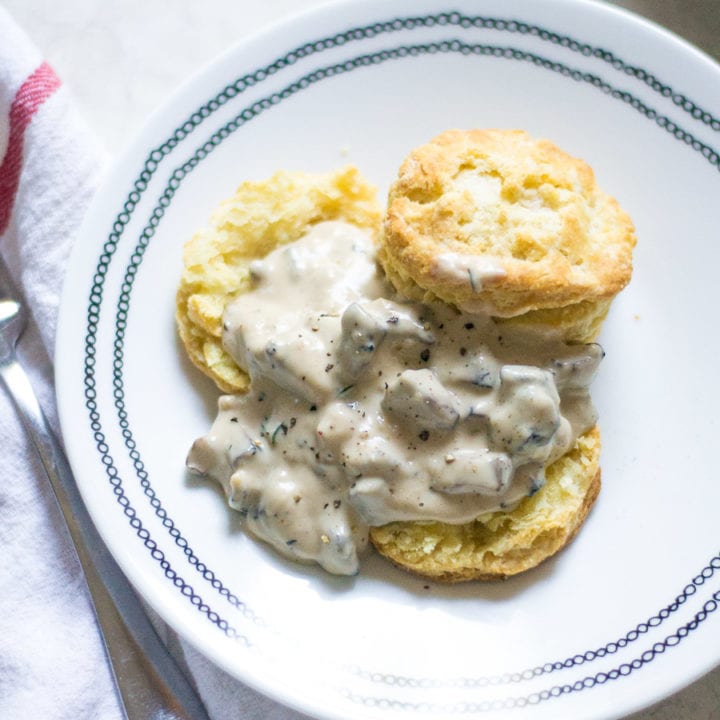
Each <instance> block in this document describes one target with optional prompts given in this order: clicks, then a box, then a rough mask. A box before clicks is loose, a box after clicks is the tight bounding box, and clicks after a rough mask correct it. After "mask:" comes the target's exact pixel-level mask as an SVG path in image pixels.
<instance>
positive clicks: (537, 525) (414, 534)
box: [370, 427, 600, 583]
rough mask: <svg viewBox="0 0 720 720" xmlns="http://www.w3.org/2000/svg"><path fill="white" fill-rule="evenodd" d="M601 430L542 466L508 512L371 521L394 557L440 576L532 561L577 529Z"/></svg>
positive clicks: (376, 540)
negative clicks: (535, 486)
mask: <svg viewBox="0 0 720 720" xmlns="http://www.w3.org/2000/svg"><path fill="white" fill-rule="evenodd" d="M599 462H600V432H599V430H598V428H597V427H595V428H593V429H592V430H589V431H588V432H586V433H585V434H584V435H581V436H580V437H579V438H578V439H577V441H576V443H575V445H574V447H573V448H572V449H571V450H570V451H569V452H568V453H566V454H565V455H563V456H562V457H561V458H559V459H558V460H556V461H555V462H554V463H552V464H551V465H549V466H548V468H547V469H546V471H545V473H546V478H547V479H546V482H545V485H544V486H543V487H542V488H541V489H540V491H538V492H537V493H535V494H534V495H533V496H532V497H527V498H525V499H523V500H522V501H521V502H520V504H519V505H518V506H517V507H516V508H515V509H514V510H511V511H509V512H506V511H498V512H493V513H487V514H486V515H483V516H481V517H479V518H478V519H477V520H475V521H474V522H471V523H465V524H462V525H449V524H447V523H440V522H394V523H390V524H388V525H383V526H382V527H377V528H371V529H370V540H371V541H372V543H373V545H374V546H375V548H376V549H377V550H378V552H379V553H380V554H381V555H383V556H385V557H386V558H388V559H389V560H391V561H392V562H393V563H394V564H395V565H397V566H399V567H402V568H403V569H405V570H408V571H410V572H412V573H414V574H417V575H421V576H423V577H428V578H432V579H433V580H437V581H441V582H448V583H454V582H462V581H467V580H500V579H503V578H507V577H509V576H511V575H515V574H517V573H521V572H524V571H525V570H529V569H530V568H532V567H535V566H536V565H538V564H539V563H541V562H542V561H543V560H546V559H547V558H549V557H550V556H552V555H554V554H556V553H557V552H559V551H560V550H561V549H562V548H563V547H564V546H565V545H567V544H568V543H569V542H570V541H571V540H572V539H573V537H574V536H575V534H576V533H577V531H578V530H579V528H580V526H581V525H582V524H583V522H584V520H585V518H586V516H587V514H588V513H589V512H590V508H591V507H592V505H593V503H594V502H595V499H596V498H597V496H598V493H599V492H600V467H599Z"/></svg>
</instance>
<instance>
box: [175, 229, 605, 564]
mask: <svg viewBox="0 0 720 720" xmlns="http://www.w3.org/2000/svg"><path fill="white" fill-rule="evenodd" d="M251 273H252V276H253V278H254V287H253V289H252V290H251V291H249V292H247V293H245V294H243V295H241V296H240V297H239V298H238V299H237V300H235V301H234V302H233V303H231V304H230V305H229V306H228V307H227V309H226V311H225V315H224V334H223V344H224V346H225V348H226V349H227V351H228V352H229V353H230V354H231V355H232V357H233V358H234V359H235V361H236V362H237V363H238V365H239V366H240V367H242V368H243V369H244V370H246V371H247V372H248V373H249V374H250V377H251V386H250V390H249V392H248V393H247V394H244V395H226V396H223V397H221V398H220V400H219V412H218V415H217V418H216V420H215V422H214V423H213V426H212V428H211V430H210V432H209V433H208V434H207V435H206V436H205V437H203V438H200V439H198V440H196V441H195V443H194V444H193V447H192V449H191V451H190V453H189V455H188V459H187V464H188V467H189V468H190V469H191V470H192V471H194V472H197V473H200V474H203V475H209V476H211V477H214V478H215V479H216V480H218V481H219V482H221V483H222V485H223V487H224V489H225V492H226V493H227V496H228V499H229V503H230V505H231V506H232V507H233V508H235V509H236V510H238V511H239V512H240V513H241V514H242V515H243V517H244V518H245V524H246V526H247V528H248V530H249V531H250V532H252V533H253V534H254V535H256V536H257V537H259V538H261V539H263V540H265V541H267V542H269V543H271V544H272V545H273V546H275V547H276V548H277V549H278V550H279V551H280V552H281V553H283V554H284V555H287V556H289V557H292V558H295V559H298V560H310V561H316V562H318V563H319V564H320V565H321V566H322V567H324V568H325V569H326V570H328V571H330V572H332V573H338V574H353V573H355V572H357V570H358V553H359V552H360V551H361V550H362V549H363V548H364V547H365V545H366V544H367V536H368V527H369V526H376V525H383V524H385V523H388V522H391V521H393V520H440V521H444V522H448V523H464V522H468V521H470V520H473V519H474V518H476V517H477V516H478V515H480V514H481V513H484V512H488V511H492V510H499V509H507V508H511V507H512V506H514V505H515V504H517V503H518V502H519V501H520V500H521V499H522V498H524V497H525V496H527V495H531V494H533V493H534V492H536V491H537V490H538V489H539V488H540V487H541V486H542V485H543V483H544V468H545V467H546V466H547V465H548V464H549V463H551V462H552V461H553V460H555V459H557V458H558V457H560V456H561V455H563V454H564V453H565V452H566V451H567V450H568V449H569V448H570V447H571V445H572V444H573V442H574V440H575V438H576V437H577V436H578V435H580V434H581V433H583V432H585V431H586V430H588V429H590V428H591V427H592V426H593V425H594V424H595V421H596V414H595V410H594V408H593V405H592V402H591V400H590V396H589V392H588V386H589V384H590V381H591V380H592V378H593V376H594V374H595V372H596V369H597V366H598V363H599V361H600V359H601V358H602V356H603V351H602V349H601V348H600V346H599V345H595V344H590V345H567V344H565V343H562V342H559V341H557V340H553V339H550V338H547V337H543V336H542V335H539V334H537V333H532V332H531V331H528V330H519V329H511V328H510V327H508V326H506V325H504V326H499V325H496V323H495V322H494V321H493V320H492V319H491V318H489V317H486V316H483V315H470V314H467V313H459V312H458V311H456V310H455V309H453V308H451V307H449V306H447V305H443V304H433V305H425V304H420V303H410V302H405V301H404V300H403V299H402V298H400V297H398V296H397V295H396V294H395V293H394V291H393V289H392V288H391V287H390V286H389V285H388V284H387V282H386V281H385V280H384V278H383V276H382V274H381V273H380V272H379V271H378V269H377V266H376V263H375V259H374V245H373V242H372V240H371V238H370V237H369V236H368V235H367V234H366V233H364V232H363V231H361V230H358V229H357V228H354V227H353V226H351V225H347V224H344V223H339V222H333V223H322V224H320V225H317V226H316V227H315V228H313V229H312V230H311V231H310V232H309V233H308V234H307V235H306V236H305V237H304V238H302V239H300V240H298V241H297V242H295V243H293V244H291V245H289V246H285V247H281V248H278V249H277V250H275V251H274V252H272V253H271V254H269V255H268V256H267V257H266V258H264V259H263V260H259V261H256V262H254V263H253V264H252V267H251Z"/></svg>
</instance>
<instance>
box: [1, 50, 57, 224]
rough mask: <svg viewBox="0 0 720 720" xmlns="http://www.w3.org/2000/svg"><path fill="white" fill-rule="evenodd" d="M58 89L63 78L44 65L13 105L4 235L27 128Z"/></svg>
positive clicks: (5, 164) (4, 169)
mask: <svg viewBox="0 0 720 720" xmlns="http://www.w3.org/2000/svg"><path fill="white" fill-rule="evenodd" d="M58 87H60V79H59V78H58V76H57V75H56V74H55V71H54V70H53V69H52V68H51V67H50V66H49V65H48V64H47V63H46V62H44V63H42V64H41V65H40V66H39V67H38V68H37V69H36V70H35V71H34V72H33V73H32V75H30V76H29V77H28V78H27V80H25V82H24V83H23V84H22V85H21V86H20V88H19V89H18V91H17V93H16V94H15V99H14V100H13V102H12V105H11V106H10V117H9V124H10V132H9V133H8V143H7V149H6V150H5V157H4V158H3V160H2V164H0V235H2V234H3V233H4V232H5V230H6V229H7V226H8V224H9V223H10V215H11V213H12V208H13V204H14V202H15V195H16V194H17V189H18V184H19V183H20V171H21V169H22V159H23V145H24V142H25V129H26V128H27V126H28V125H29V124H30V120H31V118H32V116H33V115H34V114H35V113H36V112H37V109H38V108H39V107H40V106H41V105H42V104H43V103H44V102H45V100H47V99H48V98H49V97H50V96H51V95H52V94H53V93H54V92H55V90H57V89H58Z"/></svg>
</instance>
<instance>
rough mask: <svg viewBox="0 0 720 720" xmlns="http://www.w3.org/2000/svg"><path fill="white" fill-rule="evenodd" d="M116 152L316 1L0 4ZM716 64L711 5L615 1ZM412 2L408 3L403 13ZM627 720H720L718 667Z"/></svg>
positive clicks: (718, 8)
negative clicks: (216, 65) (208, 67)
mask: <svg viewBox="0 0 720 720" xmlns="http://www.w3.org/2000/svg"><path fill="white" fill-rule="evenodd" d="M0 3H1V4H3V5H4V7H5V8H6V9H7V10H8V11H9V12H10V13H11V14H12V15H13V16H14V17H15V19H16V20H17V22H18V23H19V24H20V25H21V26H22V27H23V28H24V29H25V31H26V32H27V33H28V35H29V36H30V37H31V38H32V39H33V40H34V41H35V43H36V44H37V45H38V46H39V47H40V49H41V50H42V52H43V53H44V55H45V56H46V58H47V59H48V60H49V61H50V63H51V64H52V65H53V67H54V68H55V70H56V71H57V73H58V74H59V75H60V77H61V78H62V79H63V82H64V83H65V85H66V86H67V87H69V88H70V90H71V92H72V93H73V95H74V96H75V99H76V101H77V105H78V106H79V108H80V110H81V112H82V113H83V114H84V115H85V118H86V119H87V121H88V123H89V125H90V127H91V129H92V130H93V131H94V132H95V133H96V135H97V136H98V138H99V139H100V141H101V142H102V143H104V144H105V146H106V147H107V148H108V149H109V150H110V151H111V153H114V152H120V151H121V150H122V148H123V147H124V146H125V145H126V144H127V143H128V142H129V141H130V140H131V139H132V138H133V137H134V136H135V134H136V133H137V132H139V130H140V129H141V127H142V125H143V124H144V122H145V121H146V119H147V117H148V115H149V114H150V113H151V112H152V111H153V110H155V109H156V108H157V107H158V106H160V105H162V104H163V102H164V101H165V99H166V98H167V97H169V96H170V95H171V94H172V93H173V91H174V90H175V89H176V88H177V87H178V86H179V85H180V84H181V83H182V82H183V81H184V80H185V79H186V78H187V77H188V76H189V75H190V74H192V73H194V72H196V71H197V69H198V68H200V67H202V66H203V65H204V64H205V63H207V62H209V61H210V60H212V59H213V58H214V57H215V56H216V55H218V54H219V53H221V52H222V51H223V50H225V49H227V48H229V47H230V46H232V45H233V44H235V43H237V42H238V40H240V39H242V38H243V37H245V36H247V35H248V34H250V33H252V32H254V31H256V30H258V29H261V28H263V27H265V26H266V25H268V24H270V23H272V22H274V21H276V20H278V19H281V18H283V17H284V16H286V15H288V14H290V13H294V12H297V11H298V10H299V9H302V7H304V6H308V7H311V6H314V5H319V4H320V2H319V0H263V1H262V2H256V1H247V0H204V1H199V0H104V1H101V0H62V2H58V1H57V0H0ZM614 4H616V5H619V6H621V7H623V8H626V9H628V10H631V11H633V12H636V13H638V14H640V15H643V16H645V17H647V18H649V19H651V20H653V21H655V22H657V23H659V24H661V25H664V26H665V27H667V28H669V29H671V30H672V31H674V32H675V33H677V34H678V35H680V36H681V37H683V38H685V39H686V40H689V41H690V42H692V43H694V44H695V45H697V46H698V47H699V48H701V49H702V50H704V51H705V52H706V53H708V54H709V55H711V56H712V57H714V58H715V59H716V60H719V61H720V0H615V2H614ZM410 6H411V3H410V2H409V7H410ZM628 720H720V668H718V669H716V670H714V671H713V672H711V673H709V674H708V675H706V676H705V677H704V678H702V679H701V680H699V681H698V682H696V683H695V684H693V685H691V686H690V687H688V688H687V689H685V690H684V691H682V692H680V693H677V694H676V695H674V696H672V697H670V698H668V699H667V700H664V701H663V702H661V703H659V704H658V705H656V706H654V707H652V708H649V709H647V710H645V711H643V712H640V713H637V714H635V715H633V716H632V718H631V719H630V718H628Z"/></svg>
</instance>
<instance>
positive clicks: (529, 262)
mask: <svg viewBox="0 0 720 720" xmlns="http://www.w3.org/2000/svg"><path fill="white" fill-rule="evenodd" d="M383 230H384V231H383V238H382V244H381V249H380V253H379V259H380V262H381V264H382V265H383V267H384V269H385V271H386V273H387V275H388V277H389V278H390V280H391V281H392V282H393V284H394V285H395V286H396V287H397V289H398V290H399V291H400V292H401V293H402V294H404V295H406V296H408V297H411V298H413V299H420V300H429V299H433V298H437V299H440V300H443V301H445V302H448V303H452V304H454V305H456V306H458V307H460V308H461V309H464V310H468V311H470V312H474V311H482V312H487V313H489V314H491V315H493V316H495V317H500V318H512V317H516V316H518V315H523V314H528V313H531V314H530V315H528V316H527V317H526V318H525V321H526V322H533V323H537V324H547V325H548V326H553V325H558V324H560V325H562V326H563V334H564V335H565V337H567V338H569V339H570V338H571V339H577V340H587V339H592V335H588V333H593V332H594V333H595V334H596V333H597V330H598V329H599V326H600V324H601V322H602V319H603V318H604V316H605V314H606V312H607V309H608V307H609V303H610V300H612V298H613V297H614V296H615V295H616V294H617V293H618V292H619V291H620V290H621V289H622V288H623V287H624V286H625V285H626V284H627V283H628V281H629V280H630V276H631V273H632V250H633V247H634V245H635V242H636V239H635V232H634V227H633V224H632V221H631V220H630V217H629V216H628V215H627V213H625V212H624V211H623V210H622V209H621V208H620V206H619V205H618V203H617V201H616V200H614V199H613V198H612V197H610V196H609V195H607V194H606V193H604V192H603V191H602V190H600V189H599V188H598V186H597V184H596V182H595V177H594V173H593V171H592V169H591V168H590V167H589V166H588V165H587V164H586V163H585V162H583V161H582V160H579V159H577V158H573V157H571V156H570V155H568V154H567V153H565V152H563V151H562V150H560V149H559V148H558V147H556V146H555V145H554V144H553V143H551V142H549V141H548V140H536V139H533V138H532V137H530V136H529V135H528V134H527V133H526V132H524V131H520V130H467V131H463V130H449V131H447V132H444V133H442V134H441V135H438V136H437V137H436V138H434V139H433V140H431V141H430V142H429V143H427V144H426V145H423V146H421V147H418V148H417V149H415V150H413V151H412V152H411V153H410V155H409V156H408V157H407V159H406V160H405V161H404V162H403V163H402V165H401V167H400V170H399V173H398V177H397V180H396V181H395V182H394V183H393V185H392V186H391V189H390V192H389V198H388V210H387V215H386V218H385V222H384V228H383ZM559 308H563V309H564V310H563V313H564V315H563V317H562V318H561V319H560V318H559V316H558V315H557V313H556V311H557V309H559ZM543 311H544V312H543ZM536 312H538V313H539V314H538V315H536V316H533V315H532V313H536Z"/></svg>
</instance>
